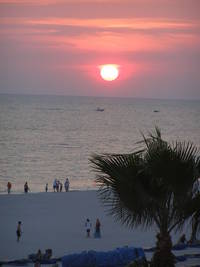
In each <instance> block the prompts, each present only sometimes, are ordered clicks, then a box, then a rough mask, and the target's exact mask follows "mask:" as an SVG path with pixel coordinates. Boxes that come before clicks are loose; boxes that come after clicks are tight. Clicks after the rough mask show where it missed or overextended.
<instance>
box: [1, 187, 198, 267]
mask: <svg viewBox="0 0 200 267" xmlns="http://www.w3.org/2000/svg"><path fill="white" fill-rule="evenodd" d="M0 214H1V220H0V229H1V233H0V235H1V238H0V239H1V242H0V260H2V261H5V260H12V259H22V258H27V256H28V254H31V253H36V252H37V250H38V249H41V250H42V252H44V251H45V249H47V248H51V249H52V250H53V256H54V257H61V256H64V255H67V254H69V253H72V252H81V251H83V250H97V251H100V250H101V251H106V250H111V249H115V248H116V247H122V246H125V245H128V246H135V247H143V248H145V247H152V246H154V245H155V230H154V229H151V230H148V231H144V230H142V229H132V230H131V229H127V228H126V227H125V226H122V225H121V224H120V223H119V222H115V221H114V219H113V218H112V217H110V216H107V215H106V214H105V208H104V207H103V206H102V205H101V202H100V201H99V199H98V198H97V192H96V191H71V192H67V193H65V192H63V193H53V192H50V193H28V194H10V195H0ZM87 218H90V220H91V222H92V224H93V229H94V224H95V221H96V218H99V219H100V221H101V233H102V238H101V239H95V238H93V231H92V236H91V238H86V232H85V227H84V224H85V220H86V219H87ZM18 221H22V231H23V234H22V237H21V240H20V242H17V241H16V240H17V237H16V227H17V222H18ZM176 238H177V237H174V240H176ZM195 252H196V251H195ZM179 266H180V265H179ZM182 266H183V265H182Z"/></svg>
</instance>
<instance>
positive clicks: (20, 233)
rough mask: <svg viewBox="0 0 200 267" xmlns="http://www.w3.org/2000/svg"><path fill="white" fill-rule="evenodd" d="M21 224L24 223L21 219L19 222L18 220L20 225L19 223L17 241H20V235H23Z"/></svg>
mask: <svg viewBox="0 0 200 267" xmlns="http://www.w3.org/2000/svg"><path fill="white" fill-rule="evenodd" d="M21 224H22V222H21V221H19V222H18V225H17V231H16V234H17V242H19V240H20V237H21V235H22V229H21Z"/></svg>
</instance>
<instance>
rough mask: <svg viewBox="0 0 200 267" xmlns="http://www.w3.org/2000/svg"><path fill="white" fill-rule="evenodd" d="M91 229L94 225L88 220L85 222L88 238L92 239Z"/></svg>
mask: <svg viewBox="0 0 200 267" xmlns="http://www.w3.org/2000/svg"><path fill="white" fill-rule="evenodd" d="M91 228H92V224H91V222H90V220H89V219H87V220H86V222H85V229H86V237H90V231H91Z"/></svg>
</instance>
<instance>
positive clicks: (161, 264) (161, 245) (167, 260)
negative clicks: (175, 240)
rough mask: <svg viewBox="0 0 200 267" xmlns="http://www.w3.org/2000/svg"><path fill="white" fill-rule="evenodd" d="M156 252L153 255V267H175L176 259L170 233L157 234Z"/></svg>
mask: <svg viewBox="0 0 200 267" xmlns="http://www.w3.org/2000/svg"><path fill="white" fill-rule="evenodd" d="M156 237H157V243H156V251H155V253H154V255H153V258H152V262H151V265H150V266H151V267H174V266H175V257H174V255H173V253H172V251H171V250H172V241H171V236H170V235H169V233H168V232H161V233H159V234H157V236H156Z"/></svg>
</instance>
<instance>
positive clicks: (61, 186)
mask: <svg viewBox="0 0 200 267" xmlns="http://www.w3.org/2000/svg"><path fill="white" fill-rule="evenodd" d="M59 187H60V189H59V191H60V192H62V188H63V184H62V183H61V182H59Z"/></svg>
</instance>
